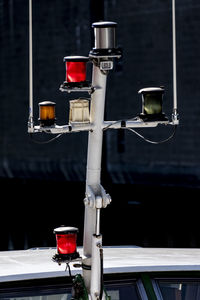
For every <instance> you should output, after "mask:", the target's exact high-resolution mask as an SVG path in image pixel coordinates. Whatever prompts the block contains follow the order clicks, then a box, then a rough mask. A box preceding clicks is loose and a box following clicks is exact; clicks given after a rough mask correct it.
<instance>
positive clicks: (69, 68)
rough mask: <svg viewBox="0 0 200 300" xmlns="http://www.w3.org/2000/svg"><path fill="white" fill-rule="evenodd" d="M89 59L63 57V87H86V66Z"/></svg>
mask: <svg viewBox="0 0 200 300" xmlns="http://www.w3.org/2000/svg"><path fill="white" fill-rule="evenodd" d="M88 60H89V58H88V57H86V56H66V57H64V62H65V67H66V77H65V81H64V86H65V87H69V88H73V87H79V88H81V87H87V86H88V82H87V81H86V72H87V68H86V64H87V62H88Z"/></svg>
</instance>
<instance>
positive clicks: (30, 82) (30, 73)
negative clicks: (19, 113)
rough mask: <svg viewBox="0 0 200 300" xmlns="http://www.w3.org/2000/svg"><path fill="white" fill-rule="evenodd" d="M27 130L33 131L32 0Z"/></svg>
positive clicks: (30, 11) (30, 5) (30, 10)
mask: <svg viewBox="0 0 200 300" xmlns="http://www.w3.org/2000/svg"><path fill="white" fill-rule="evenodd" d="M28 130H29V132H33V37H32V0H29V119H28Z"/></svg>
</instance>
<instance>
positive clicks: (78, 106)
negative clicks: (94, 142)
mask: <svg viewBox="0 0 200 300" xmlns="http://www.w3.org/2000/svg"><path fill="white" fill-rule="evenodd" d="M69 121H70V122H78V123H89V122H90V112H89V101H88V100H87V99H76V100H71V101H70V111H69Z"/></svg>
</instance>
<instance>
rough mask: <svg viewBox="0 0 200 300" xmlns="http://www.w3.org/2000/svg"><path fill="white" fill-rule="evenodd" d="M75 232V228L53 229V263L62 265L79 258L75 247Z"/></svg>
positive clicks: (62, 227) (76, 230)
mask: <svg viewBox="0 0 200 300" xmlns="http://www.w3.org/2000/svg"><path fill="white" fill-rule="evenodd" d="M77 232H78V229H77V228H76V227H65V226H61V227H58V228H55V229H54V233H55V235H56V243H57V253H56V254H55V255H54V256H53V260H54V261H56V262H58V263H62V262H67V261H71V260H74V259H76V258H78V257H79V253H78V252H77V245H76V240H77Z"/></svg>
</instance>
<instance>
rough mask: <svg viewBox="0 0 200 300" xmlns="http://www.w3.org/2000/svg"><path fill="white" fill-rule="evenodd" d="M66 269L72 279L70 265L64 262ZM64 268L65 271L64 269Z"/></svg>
mask: <svg viewBox="0 0 200 300" xmlns="http://www.w3.org/2000/svg"><path fill="white" fill-rule="evenodd" d="M67 269H68V272H69V277H70V278H71V279H72V273H71V268H70V265H69V263H68V262H67V263H66V270H67ZM66 270H65V271H66Z"/></svg>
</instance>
